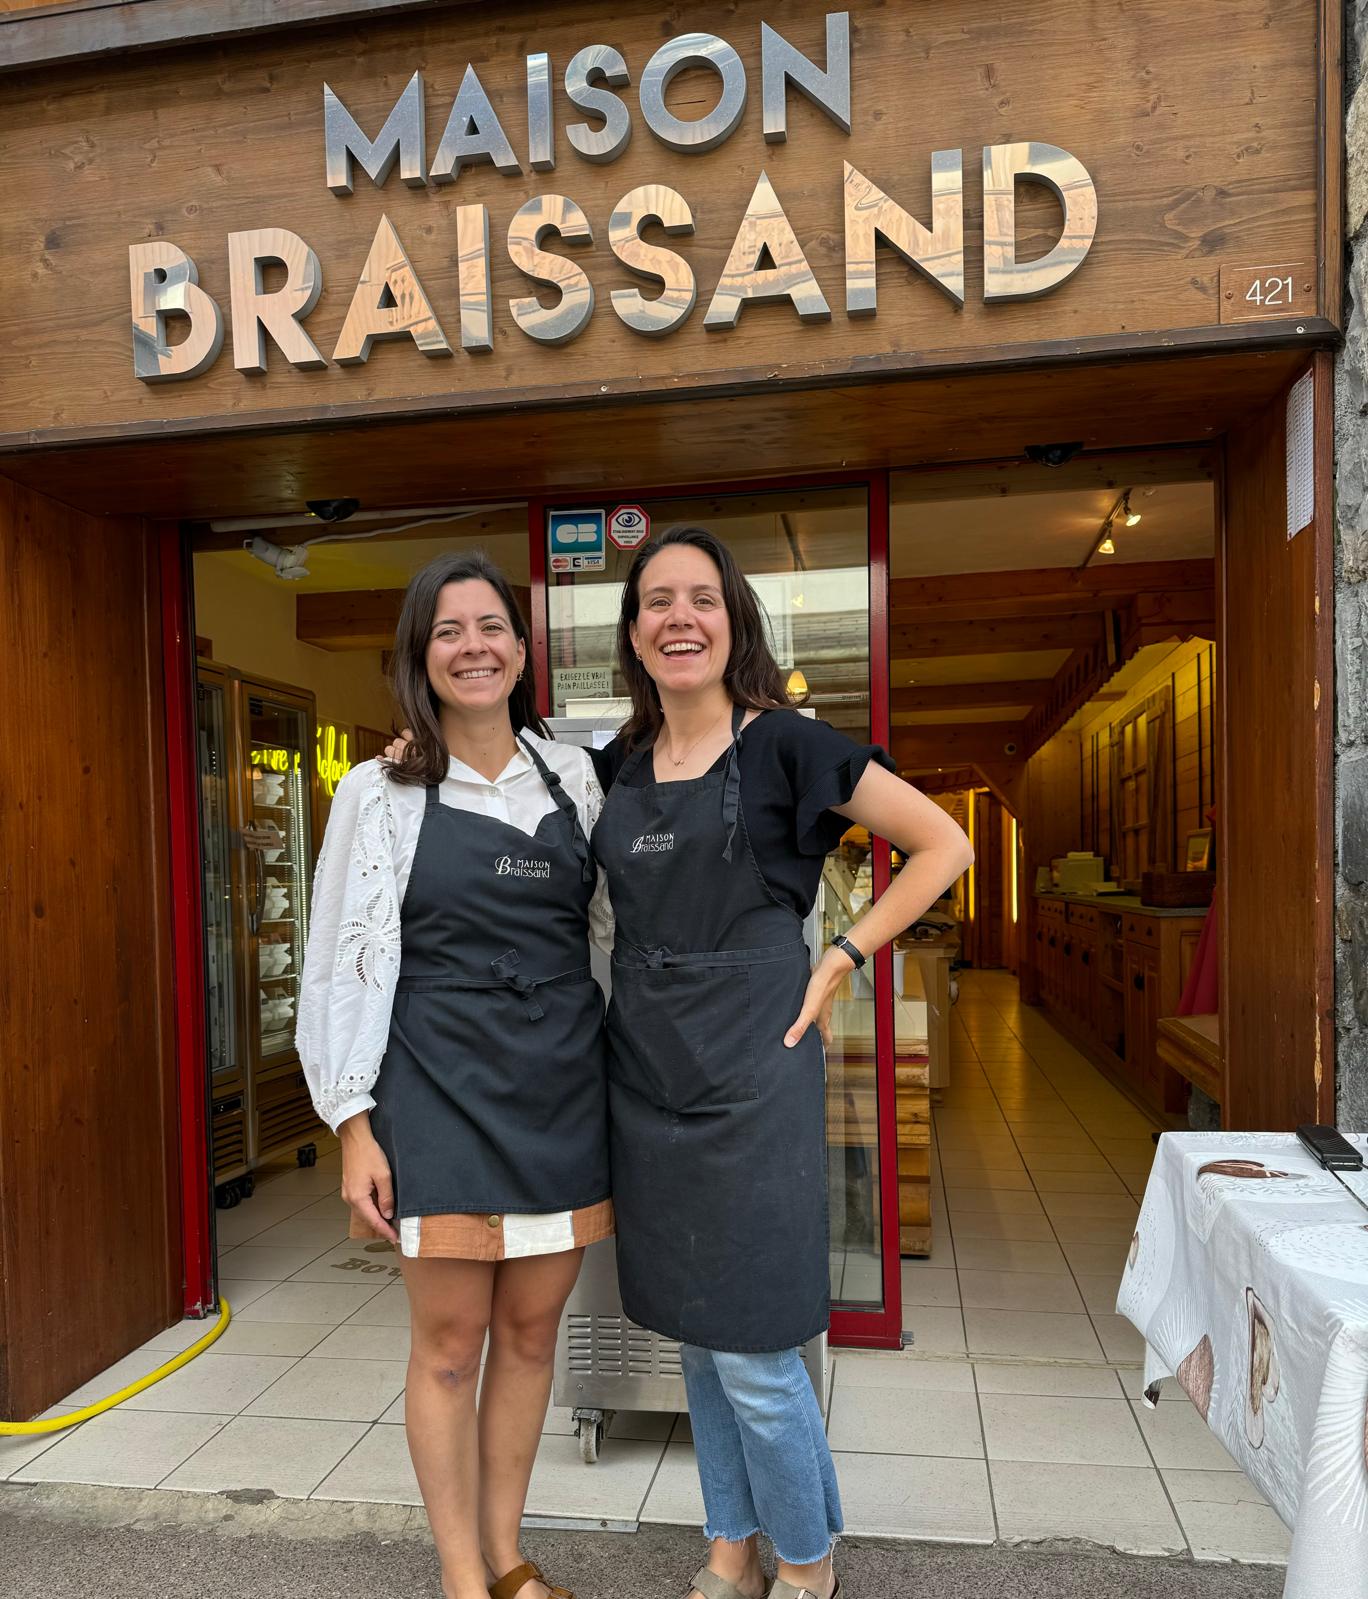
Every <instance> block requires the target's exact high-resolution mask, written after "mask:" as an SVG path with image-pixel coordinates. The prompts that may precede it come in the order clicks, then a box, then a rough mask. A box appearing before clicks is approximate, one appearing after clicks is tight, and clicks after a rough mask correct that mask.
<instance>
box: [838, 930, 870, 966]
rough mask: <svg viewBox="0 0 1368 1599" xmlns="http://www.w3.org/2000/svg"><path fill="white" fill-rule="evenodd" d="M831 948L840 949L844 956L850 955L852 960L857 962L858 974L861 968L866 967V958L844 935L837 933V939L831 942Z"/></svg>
mask: <svg viewBox="0 0 1368 1599" xmlns="http://www.w3.org/2000/svg"><path fill="white" fill-rule="evenodd" d="M831 947H832V949H839V950H840V951H841V952H842V954H844V955H849V956H850V958H851V960H853V961H854V962H855V970H856V971H857V972H858V971H859V969H860V968H861V966H863V965H864V963H865V958H864V956H863V955H862V954H861V952H860V951H859V950H858V949H856V948H855V946H854V944H852V943H851V942H850V940H849V939H848V938H847V937H846V936H845V934H844V933H837V935H836V936H835V938H833V939H832V941H831Z"/></svg>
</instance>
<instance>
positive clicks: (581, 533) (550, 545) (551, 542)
mask: <svg viewBox="0 0 1368 1599" xmlns="http://www.w3.org/2000/svg"><path fill="white" fill-rule="evenodd" d="M604 520H605V518H604V512H603V510H602V509H601V508H600V509H598V510H588V511H548V512H547V516H546V554H547V560H548V563H549V565H550V568H551V570H552V571H553V572H561V573H563V572H602V571H603V569H604V567H605V565H606V564H607V546H606V544H605V542H604Z"/></svg>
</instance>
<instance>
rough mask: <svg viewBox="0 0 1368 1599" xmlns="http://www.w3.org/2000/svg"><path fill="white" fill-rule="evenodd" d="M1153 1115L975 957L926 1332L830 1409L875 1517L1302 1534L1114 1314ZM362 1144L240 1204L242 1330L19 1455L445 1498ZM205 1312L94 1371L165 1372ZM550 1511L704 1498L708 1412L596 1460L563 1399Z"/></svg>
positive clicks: (548, 1428) (1280, 1540) (1125, 1537)
mask: <svg viewBox="0 0 1368 1599" xmlns="http://www.w3.org/2000/svg"><path fill="white" fill-rule="evenodd" d="M1151 1130H1152V1129H1151V1125H1150V1123H1149V1122H1148V1121H1147V1120H1146V1119H1145V1118H1144V1117H1143V1116H1142V1115H1141V1114H1140V1113H1139V1112H1138V1111H1136V1110H1135V1109H1134V1108H1133V1107H1132V1106H1131V1105H1130V1103H1129V1102H1128V1101H1127V1100H1126V1099H1125V1098H1124V1097H1123V1096H1121V1095H1120V1094H1119V1093H1117V1092H1116V1091H1115V1090H1114V1089H1112V1088H1111V1087H1110V1086H1109V1085H1108V1084H1107V1083H1106V1082H1105V1080H1104V1079H1103V1078H1102V1077H1100V1076H1099V1075H1098V1073H1097V1072H1095V1071H1094V1070H1093V1068H1092V1067H1091V1066H1090V1065H1089V1064H1088V1063H1087V1062H1086V1061H1085V1060H1084V1059H1083V1057H1082V1056H1081V1055H1079V1054H1078V1053H1077V1052H1076V1051H1075V1050H1074V1049H1073V1048H1072V1047H1071V1046H1070V1045H1069V1044H1068V1043H1067V1042H1066V1041H1065V1040H1064V1039H1063V1038H1062V1037H1061V1036H1060V1035H1059V1034H1058V1033H1057V1032H1056V1031H1055V1029H1054V1028H1053V1027H1051V1026H1050V1024H1049V1023H1048V1022H1047V1021H1045V1020H1044V1018H1043V1017H1042V1016H1041V1015H1040V1014H1039V1012H1037V1011H1033V1010H1030V1009H1028V1008H1024V1007H1022V1006H1021V1005H1020V1004H1019V1002H1018V1000H1017V993H1016V985H1015V984H1014V983H1013V982H1012V981H1011V980H1010V979H1009V978H1007V977H1006V976H1003V975H999V974H974V975H970V976H966V977H965V978H964V980H963V981H962V987H961V998H960V1002H959V1005H958V1006H957V1007H956V1011H955V1018H954V1068H953V1083H952V1086H951V1087H950V1088H949V1089H948V1090H946V1092H945V1094H944V1097H943V1101H942V1104H941V1105H940V1107H939V1109H938V1111H937V1114H936V1128H935V1131H936V1149H935V1157H936V1158H935V1164H934V1166H933V1202H934V1214H935V1247H934V1253H933V1255H932V1257H931V1259H930V1260H928V1261H925V1262H921V1261H915V1262H914V1261H907V1262H904V1265H903V1272H902V1279H903V1299H904V1304H903V1319H904V1324H905V1326H906V1327H907V1329H908V1330H909V1332H910V1333H911V1335H912V1339H913V1346H912V1348H911V1349H909V1350H907V1351H906V1352H904V1353H903V1354H901V1355H899V1354H866V1353H855V1352H852V1351H844V1352H841V1353H839V1354H838V1355H837V1356H836V1359H835V1362H834V1384H833V1392H832V1403H831V1412H830V1421H829V1426H830V1436H831V1442H832V1446H833V1449H834V1451H835V1453H836V1456H837V1466H838V1470H839V1472H840V1478H841V1485H842V1492H843V1496H844V1501H845V1510H846V1524H847V1528H848V1530H849V1531H850V1532H852V1533H866V1534H880V1535H884V1536H892V1537H903V1538H927V1539H948V1540H963V1541H971V1542H991V1541H992V1540H994V1539H995V1538H1002V1539H1021V1540H1033V1539H1042V1538H1057V1537H1067V1538H1080V1539H1087V1540H1090V1541H1093V1542H1096V1543H1100V1544H1105V1545H1112V1546H1115V1547H1117V1548H1120V1549H1123V1550H1129V1551H1135V1552H1144V1553H1156V1554H1157V1553H1182V1552H1184V1551H1187V1550H1191V1551H1192V1553H1193V1554H1194V1555H1196V1556H1197V1557H1198V1558H1200V1559H1230V1558H1234V1559H1238V1560H1259V1561H1279V1560H1283V1559H1285V1558H1286V1550H1287V1534H1286V1533H1285V1532H1284V1530H1283V1528H1282V1526H1281V1524H1280V1523H1279V1521H1278V1520H1277V1517H1276V1516H1275V1515H1274V1513H1273V1511H1272V1510H1271V1509H1269V1508H1268V1506H1267V1505H1266V1504H1264V1503H1263V1501H1262V1500H1261V1499H1260V1497H1259V1495H1258V1493H1257V1491H1256V1490H1255V1489H1253V1488H1252V1487H1251V1486H1250V1484H1249V1483H1248V1482H1247V1481H1246V1479H1245V1478H1244V1476H1243V1474H1242V1473H1241V1472H1240V1471H1239V1470H1238V1469H1237V1468H1236V1467H1235V1465H1234V1463H1233V1462H1232V1461H1231V1460H1230V1459H1229V1457H1228V1456H1227V1455H1226V1454H1225V1452H1224V1451H1223V1450H1222V1449H1221V1447H1220V1445H1219V1444H1217V1443H1216V1442H1215V1440H1214V1439H1213V1438H1212V1436H1211V1435H1210V1433H1209V1432H1208V1431H1207V1430H1206V1428H1205V1427H1204V1426H1203V1425H1202V1423H1201V1421H1200V1420H1199V1418H1198V1416H1197V1414H1196V1412H1195V1411H1193V1410H1192V1409H1191V1407H1190V1406H1189V1405H1188V1403H1187V1401H1186V1400H1185V1399H1183V1398H1182V1397H1181V1395H1180V1396H1179V1397H1177V1398H1174V1397H1171V1396H1166V1397H1165V1398H1164V1399H1163V1400H1161V1402H1160V1405H1159V1407H1158V1409H1157V1410H1156V1411H1147V1410H1145V1409H1144V1408H1143V1407H1142V1406H1140V1405H1139V1404H1138V1403H1137V1399H1138V1390H1139V1375H1140V1370H1139V1362H1140V1358H1141V1348H1140V1340H1139V1338H1138V1336H1137V1335H1136V1334H1135V1333H1134V1332H1133V1331H1132V1330H1130V1328H1129V1326H1128V1324H1127V1323H1125V1322H1124V1321H1122V1320H1121V1319H1120V1318H1119V1317H1117V1316H1116V1315H1115V1314H1114V1313H1113V1305H1114V1300H1115V1287H1116V1282H1117V1279H1118V1278H1119V1276H1120V1270H1121V1262H1122V1260H1123V1257H1124V1254H1125V1249H1126V1245H1127V1243H1128V1241H1129V1239H1130V1236H1131V1232H1132V1228H1133V1223H1134V1218H1135V1214H1136V1208H1137V1203H1136V1202H1137V1199H1138V1196H1139V1195H1140V1194H1141V1193H1142V1192H1143V1186H1144V1181H1145V1176H1146V1173H1147V1171H1148V1167H1149V1162H1150V1159H1151V1156H1152V1153H1153V1145H1152V1142H1151V1139H1150V1133H1151ZM339 1168H340V1160H339V1157H338V1155H337V1153H336V1152H335V1151H333V1152H330V1153H325V1154H323V1155H322V1156H321V1158H320V1160H319V1164H318V1165H317V1166H316V1167H315V1168H313V1169H311V1170H308V1171H294V1170H290V1171H286V1172H283V1173H282V1174H280V1175H276V1176H274V1177H271V1178H270V1179H269V1180H266V1181H262V1182H261V1183H260V1185H259V1187H258V1189H257V1193H256V1196H255V1197H254V1198H253V1199H251V1200H250V1201H248V1202H246V1203H244V1204H243V1205H241V1206H240V1207H239V1208H238V1209H236V1210H232V1211H225V1212H221V1213H220V1214H219V1217H218V1225H219V1244H220V1251H221V1255H222V1274H223V1291H224V1293H225V1294H226V1296H227V1298H228V1299H229V1301H230V1303H231V1305H232V1307H233V1322H232V1325H231V1327H230V1328H229V1330H228V1332H227V1334H226V1335H225V1336H224V1337H223V1338H222V1339H221V1340H219V1342H218V1343H216V1344H215V1345H214V1346H213V1348H212V1349H211V1350H210V1351H209V1352H208V1353H206V1354H204V1355H202V1356H200V1357H199V1358H198V1359H197V1360H196V1361H194V1362H192V1363H191V1364H190V1365H189V1366H188V1367H185V1368H184V1369H182V1370H181V1371H180V1372H177V1373H176V1374H174V1375H173V1376H171V1377H170V1378H167V1379H166V1380H165V1381H163V1382H161V1383H159V1384H157V1385H156V1386H155V1387H153V1388H152V1389H150V1390H148V1391H147V1392H145V1393H143V1394H140V1395H138V1396H137V1397H136V1398H135V1399H133V1400H131V1401H128V1402H127V1403H126V1404H124V1405H123V1406H121V1407H120V1408H119V1409H118V1410H117V1411H114V1412H110V1413H108V1414H106V1415H103V1416H100V1417H97V1418H96V1419H95V1420H93V1421H89V1422H86V1423H85V1424H84V1425H82V1426H80V1427H78V1428H76V1429H74V1430H73V1431H71V1432H67V1433H62V1434H58V1435H55V1436H53V1437H51V1438H42V1439H33V1440H29V1439H24V1440H18V1439H0V1479H3V1478H12V1479H13V1480H16V1481H76V1482H94V1483H107V1484H116V1485H118V1484H126V1485H131V1486H140V1487H163V1488H172V1489H179V1490H182V1491H188V1492H198V1493H210V1492H216V1491H221V1490H225V1489H234V1488H237V1489H250V1488H256V1489H269V1490H272V1491H274V1492H275V1493H276V1494H279V1495H281V1496H282V1497H288V1498H310V1497H312V1498H319V1499H341V1500H363V1501H380V1502H391V1503H403V1504H416V1503H418V1488H417V1484H416V1482H415V1480H414V1477H413V1471H412V1468H411V1466H410V1464H409V1460H408V1452H407V1449H406V1447H405V1440H404V1430H403V1426H402V1422H403V1385H404V1363H405V1361H406V1360H407V1358H408V1307H407V1302H406V1300H405V1297H404V1291H403V1288H402V1286H401V1285H400V1284H399V1282H398V1281H397V1277H398V1269H397V1267H396V1265H395V1263H394V1260H393V1257H392V1256H391V1255H390V1254H389V1253H388V1251H387V1250H385V1249H384V1248H383V1247H381V1246H375V1245H370V1246H367V1245H355V1244H350V1243H348V1242H347V1241H346V1233H347V1215H346V1208H345V1206H344V1205H343V1204H342V1201H341V1199H340V1198H339V1196H338V1193H337V1185H338V1174H339ZM203 1330H204V1326H203V1323H183V1324H181V1325H180V1326H178V1327H173V1328H172V1329H170V1331H168V1332H166V1333H164V1334H162V1335H161V1336H160V1337H158V1338H154V1339H153V1340H152V1341H151V1342H150V1343H149V1344H148V1345H147V1346H146V1347H145V1348H144V1349H141V1350H138V1351H136V1352H135V1353H134V1354H132V1355H129V1356H128V1357H127V1358H126V1359H124V1360H122V1361H120V1362H119V1363H118V1365H117V1366H115V1367H114V1368H112V1369H111V1370H110V1371H108V1372H106V1373H104V1374H103V1375H102V1376H101V1377H100V1378H98V1379H97V1380H96V1381H94V1382H92V1383H90V1384H88V1385H87V1386H86V1388H84V1389H82V1390H80V1392H79V1393H76V1394H72V1395H69V1396H68V1398H67V1399H66V1401H64V1405H65V1406H67V1407H71V1406H78V1405H80V1404H83V1403H88V1402H89V1401H90V1399H91V1398H94V1397H98V1396H99V1395H101V1394H105V1393H108V1392H110V1391H111V1390H112V1389H114V1388H117V1387H119V1386H122V1385H123V1384H125V1383H127V1382H129V1381H131V1380H133V1379H135V1378H136V1377H138V1376H142V1375H145V1374H146V1373H147V1372H149V1371H151V1370H152V1369H153V1368H154V1367H156V1366H157V1365H159V1364H160V1363H162V1362H163V1361H164V1360H166V1358H167V1356H168V1354H170V1353H174V1352H176V1351H178V1350H180V1349H182V1348H184V1347H185V1346H186V1345H188V1344H189V1343H191V1342H193V1341H194V1339H195V1338H196V1337H197V1336H199V1335H200V1333H202V1331H203ZM528 1510H529V1514H531V1515H533V1516H537V1517H552V1518H557V1519H560V1518H565V1519H571V1520H586V1521H592V1522H594V1523H595V1524H598V1523H602V1522H607V1523H610V1524H617V1525H626V1526H631V1525H633V1524H635V1523H637V1522H638V1521H662V1522H676V1523H684V1524H689V1525H693V1524H696V1523H698V1522H700V1521H701V1519H702V1504H701V1501H700V1498H699V1492H698V1483H697V1477H696V1474H695V1471H694V1464H693V1449H692V1444H691V1442H690V1435H689V1430H688V1423H687V1420H686V1419H685V1418H683V1417H674V1416H662V1415H638V1416H632V1415H625V1414H624V1415H619V1416H618V1418H617V1420H616V1423H615V1425H614V1428H613V1431H612V1434H611V1436H610V1438H609V1440H608V1442H607V1444H606V1446H605V1449H604V1452H603V1455H602V1458H601V1459H600V1461H599V1463H598V1464H597V1465H596V1466H593V1467H588V1466H585V1465H584V1464H583V1463H582V1462H581V1461H580V1458H579V1453H578V1446H577V1444H576V1441H575V1439H574V1437H573V1436H572V1427H571V1420H570V1415H569V1413H568V1412H567V1411H563V1410H557V1409H556V1408H554V1407H552V1408H551V1409H550V1410H548V1413H547V1417H546V1425H545V1437H544V1439H543V1444H542V1449H541V1452H540V1455H539V1457H538V1460H537V1465H536V1469H535V1472H534V1475H533V1480H532V1491H531V1495H530V1499H529V1504H528Z"/></svg>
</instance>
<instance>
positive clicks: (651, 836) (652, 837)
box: [632, 833, 674, 855]
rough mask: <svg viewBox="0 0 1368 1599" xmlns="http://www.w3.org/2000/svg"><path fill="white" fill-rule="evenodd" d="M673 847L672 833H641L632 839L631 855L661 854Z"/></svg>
mask: <svg viewBox="0 0 1368 1599" xmlns="http://www.w3.org/2000/svg"><path fill="white" fill-rule="evenodd" d="M673 848H674V834H673V833H643V834H642V835H641V837H640V838H634V839H633V840H632V854H633V855H663V854H664V853H665V851H666V850H672V849H673Z"/></svg>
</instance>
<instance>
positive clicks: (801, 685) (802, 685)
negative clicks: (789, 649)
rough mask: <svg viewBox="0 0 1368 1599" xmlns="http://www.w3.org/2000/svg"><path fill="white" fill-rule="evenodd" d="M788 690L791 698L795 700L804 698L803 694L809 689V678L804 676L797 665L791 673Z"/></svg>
mask: <svg viewBox="0 0 1368 1599" xmlns="http://www.w3.org/2000/svg"><path fill="white" fill-rule="evenodd" d="M788 691H789V698H790V699H794V700H800V699H802V697H803V695H804V694H806V693H807V691H808V681H807V678H805V677H804V676H803V674H802V673H801V672H800V671H799V670H798V668H797V667H796V666H795V667H794V669H793V670H792V671H791V672H790V673H789V677H788Z"/></svg>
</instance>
